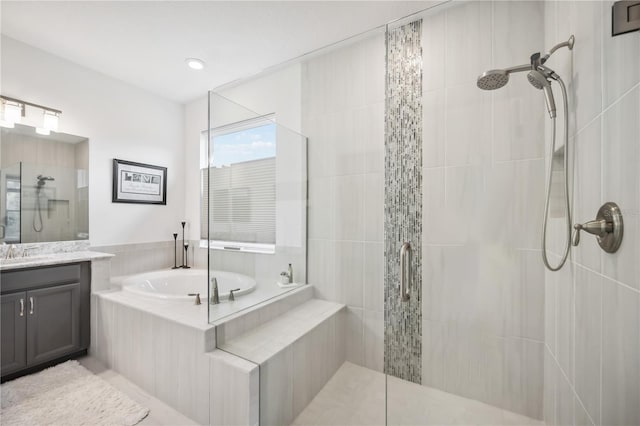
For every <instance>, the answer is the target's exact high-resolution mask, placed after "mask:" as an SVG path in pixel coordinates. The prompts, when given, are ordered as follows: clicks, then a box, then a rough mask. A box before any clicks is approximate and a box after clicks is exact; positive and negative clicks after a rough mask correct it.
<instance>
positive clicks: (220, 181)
mask: <svg viewBox="0 0 640 426" xmlns="http://www.w3.org/2000/svg"><path fill="white" fill-rule="evenodd" d="M201 140H202V150H201V171H200V173H201V190H202V205H201V213H200V229H201V235H200V238H201V239H202V240H206V239H207V237H208V238H209V240H211V241H212V246H213V247H214V248H215V247H217V248H229V249H235V250H237V249H241V250H251V251H268V252H273V249H274V247H275V242H276V124H275V123H274V122H273V120H272V117H271V116H268V117H259V118H256V119H252V120H246V121H242V122H238V123H233V124H231V125H227V126H224V127H220V128H217V129H215V130H214V132H213V134H212V135H211V146H210V147H209V149H210V152H211V157H210V158H209V161H208V162H207V132H206V131H205V132H203V134H202V138H201ZM207 169H208V170H209V173H210V176H209V179H207ZM209 185H211V187H209ZM210 197H211V198H210ZM207 206H209V211H208V213H209V215H210V218H209V220H210V224H209V225H210V226H208V225H207V220H208V217H207ZM207 230H209V236H207V235H206V234H207Z"/></svg>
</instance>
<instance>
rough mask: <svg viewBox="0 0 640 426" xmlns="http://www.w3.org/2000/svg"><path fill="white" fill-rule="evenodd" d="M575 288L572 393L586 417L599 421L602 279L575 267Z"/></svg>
mask: <svg viewBox="0 0 640 426" xmlns="http://www.w3.org/2000/svg"><path fill="white" fill-rule="evenodd" d="M575 288H576V294H575V305H576V313H575V321H576V323H575V327H576V331H575V391H576V393H577V394H578V396H579V397H580V400H581V401H582V404H584V406H585V408H586V411H587V412H588V414H589V416H590V417H591V418H592V419H594V421H595V422H599V421H600V362H601V359H600V353H601V349H602V277H601V276H600V275H598V274H595V273H593V272H591V271H588V270H586V269H584V268H581V267H579V266H578V267H576V276H575ZM578 413H579V411H577V412H576V414H578Z"/></svg>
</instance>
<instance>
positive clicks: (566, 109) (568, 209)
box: [542, 76, 571, 271]
mask: <svg viewBox="0 0 640 426" xmlns="http://www.w3.org/2000/svg"><path fill="white" fill-rule="evenodd" d="M555 80H556V81H557V82H558V84H560V88H561V89H562V100H563V103H564V108H563V111H564V201H565V203H564V206H565V210H566V215H565V219H566V223H567V235H566V237H567V241H566V245H565V248H564V254H563V255H562V259H561V260H560V263H559V264H558V265H557V266H551V265H550V264H549V259H548V258H547V222H548V219H549V198H550V197H551V179H552V178H551V176H552V174H553V154H554V153H555V150H556V118H555V117H554V118H553V120H552V121H553V137H552V138H551V160H550V164H549V175H548V178H547V191H546V192H547V197H546V200H545V203H544V219H543V222H542V261H543V262H544V265H545V266H546V267H547V268H548V269H549V270H550V271H558V270H560V268H562V266H563V265H564V264H565V262H566V261H567V257H569V249H570V248H571V207H570V205H569V107H568V105H567V89H566V87H565V85H564V82H563V81H562V79H561V78H560V77H559V76H556V78H555Z"/></svg>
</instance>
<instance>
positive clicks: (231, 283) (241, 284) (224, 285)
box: [122, 269, 256, 301]
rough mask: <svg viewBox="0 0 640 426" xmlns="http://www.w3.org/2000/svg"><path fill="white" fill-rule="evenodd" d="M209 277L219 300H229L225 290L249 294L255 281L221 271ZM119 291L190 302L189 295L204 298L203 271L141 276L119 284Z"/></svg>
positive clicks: (146, 273)
mask: <svg viewBox="0 0 640 426" xmlns="http://www.w3.org/2000/svg"><path fill="white" fill-rule="evenodd" d="M211 276H212V277H216V279H217V281H218V293H219V295H220V299H226V298H228V297H229V290H233V289H236V288H239V289H240V290H239V291H236V292H234V293H233V294H234V295H237V296H240V295H243V294H246V293H250V292H252V291H253V290H254V289H255V288H256V281H255V280H254V279H253V278H251V277H248V276H246V275H242V274H236V273H234V272H225V271H212V272H211ZM122 290H123V291H127V292H130V293H136V294H139V295H142V296H149V297H155V298H158V299H167V300H189V301H193V296H188V294H190V293H200V297H201V298H202V299H203V300H205V299H206V298H207V270H206V269H175V270H171V269H170V270H166V271H154V272H145V273H143V274H137V275H131V276H129V277H126V278H125V279H124V280H122Z"/></svg>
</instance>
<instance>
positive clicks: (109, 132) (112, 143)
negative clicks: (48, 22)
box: [1, 36, 206, 245]
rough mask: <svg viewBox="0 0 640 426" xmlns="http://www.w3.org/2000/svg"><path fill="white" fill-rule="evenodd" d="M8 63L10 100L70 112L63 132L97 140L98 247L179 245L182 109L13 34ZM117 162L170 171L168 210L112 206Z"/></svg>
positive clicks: (94, 240)
mask: <svg viewBox="0 0 640 426" xmlns="http://www.w3.org/2000/svg"><path fill="white" fill-rule="evenodd" d="M1 62H2V75H1V91H2V94H3V95H6V96H10V97H15V98H19V99H23V100H25V101H29V102H34V103H37V104H42V105H46V106H49V107H51V108H56V109H59V110H62V116H61V118H60V131H61V132H64V133H71V134H75V135H79V136H85V137H87V138H89V181H90V188H89V199H90V206H89V235H90V241H91V244H92V245H105V244H115V243H138V242H149V241H161V240H169V239H171V238H172V237H171V233H173V232H177V231H178V229H179V227H180V225H179V222H180V220H182V218H183V217H184V211H185V210H184V200H185V195H184V194H185V179H184V158H185V155H184V150H183V122H184V120H183V107H182V105H180V104H177V103H174V102H171V101H168V100H166V99H163V98H161V97H158V96H156V95H153V94H150V93H148V92H145V91H143V90H141V89H139V88H136V87H134V86H131V85H128V84H126V83H123V82H121V81H119V80H115V79H113V78H110V77H107V76H105V75H103V74H100V73H98V72H95V71H92V70H89V69H86V68H83V67H81V66H79V65H76V64H74V63H71V62H69V61H66V60H64V59H61V58H59V57H56V56H53V55H50V54H48V53H46V52H44V51H42V50H39V49H36V48H33V47H31V46H28V45H26V44H24V43H21V42H18V41H16V40H13V39H11V38H8V37H5V36H3V37H2V61H1ZM204 117H205V118H206V113H205V114H204ZM205 127H206V126H205ZM113 158H120V159H125V160H131V161H137V162H142V163H149V164H154V165H159V166H165V167H167V168H168V174H167V181H168V182H167V184H168V186H167V205H166V206H157V205H143V204H141V205H136V204H117V203H112V202H111V182H112V181H111V179H112V177H111V176H112V173H111V169H112V160H113ZM196 164H197V163H196Z"/></svg>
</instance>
